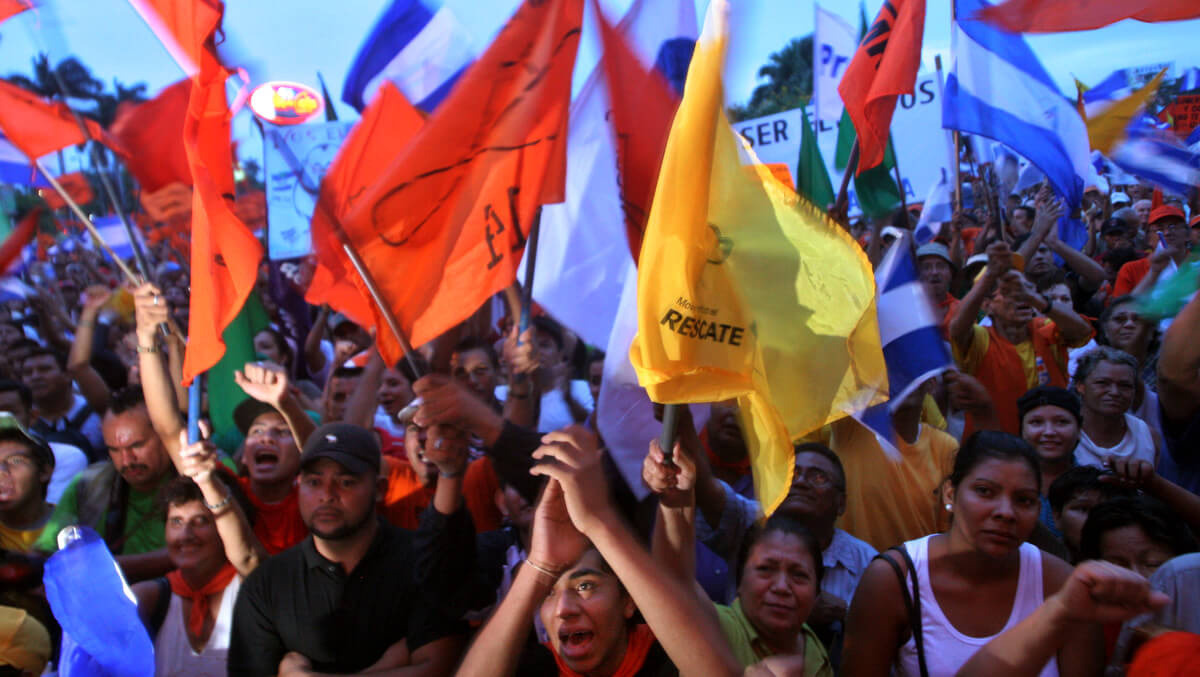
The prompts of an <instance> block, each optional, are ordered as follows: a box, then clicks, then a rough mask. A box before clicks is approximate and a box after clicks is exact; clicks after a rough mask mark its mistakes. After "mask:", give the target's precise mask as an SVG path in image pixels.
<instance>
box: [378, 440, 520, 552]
mask: <svg viewBox="0 0 1200 677" xmlns="http://www.w3.org/2000/svg"><path fill="white" fill-rule="evenodd" d="M484 461H487V466H488V467H487V468H485V467H482V466H481V467H478V468H477V467H476V466H480V464H482V463H483V462H484ZM385 463H386V464H387V469H386V470H385V473H386V476H387V492H386V493H385V494H384V496H383V504H382V505H381V506H380V507H379V512H380V514H381V515H383V517H384V519H386V520H387V521H388V522H391V523H392V524H394V525H396V526H398V527H400V528H402V529H412V530H416V529H417V527H419V526H420V525H421V513H422V512H424V511H425V508H427V507H429V504H430V503H432V502H433V494H434V491H435V490H436V488H437V485H436V484H433V485H430V486H425V484H424V483H423V482H421V478H420V477H418V476H417V473H416V472H415V471H414V470H413V469H412V466H411V465H409V464H408V462H407V461H404V460H400V459H396V458H387V459H385ZM490 466H491V461H490V460H487V457H486V456H485V457H483V458H477V459H475V460H474V461H471V463H470V465H468V466H467V473H466V476H465V477H464V478H463V498H464V500H465V501H466V503H467V510H468V511H469V512H470V513H471V521H472V522H473V523H474V525H475V531H476V533H481V532H484V531H492V530H495V529H499V528H500V515H499V508H497V507H496V502H495V499H494V497H495V495H496V489H495V487H497V486H499V484H498V483H497V482H496V479H495V476H496V473H495V470H494V469H490ZM489 470H490V472H489ZM489 476H490V478H489ZM489 483H491V485H492V486H489Z"/></svg>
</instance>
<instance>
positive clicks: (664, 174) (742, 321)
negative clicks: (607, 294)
mask: <svg viewBox="0 0 1200 677" xmlns="http://www.w3.org/2000/svg"><path fill="white" fill-rule="evenodd" d="M727 16H728V6H727V2H726V0H714V1H713V2H712V3H711V4H710V6H709V14H708V18H707V19H706V21H705V27H704V32H703V34H702V35H701V37H700V41H699V43H698V44H697V46H696V51H695V54H694V56H693V58H692V63H691V67H690V69H689V71H688V78H687V85H686V88H685V90H684V95H683V101H682V102H681V103H680V106H679V110H678V112H677V113H676V115H675V121H674V123H673V125H672V127H671V134H670V138H669V141H668V142H667V149H666V152H665V154H664V157H663V164H662V169H661V170H660V172H659V178H658V188H657V190H656V191H655V194H654V203H653V206H652V207H651V210H650V216H649V220H648V222H647V226H646V234H645V239H644V241H643V244H642V252H641V258H640V259H639V265H638V334H637V337H636V338H635V339H634V342H633V345H632V347H631V348H630V360H631V361H632V362H633V365H634V368H635V369H636V370H637V374H638V381H639V382H640V383H641V385H642V387H644V388H645V389H646V391H647V392H648V393H649V395H650V398H651V399H652V400H654V401H655V402H662V403H668V404H682V403H689V402H713V401H718V400H726V399H732V398H737V400H738V403H739V407H740V412H741V423H742V430H743V431H744V433H745V436H746V443H747V447H748V448H749V451H750V461H751V466H752V468H753V472H754V484H755V487H756V488H757V491H758V496H759V499H760V501H761V503H762V506H763V510H764V511H765V512H766V514H768V515H769V514H771V512H773V511H774V510H775V508H776V507H778V505H779V503H780V502H781V501H782V500H783V498H784V496H785V495H786V494H787V490H788V486H789V485H790V484H791V478H792V470H793V467H794V453H793V451H792V441H793V440H795V439H797V438H799V437H802V436H804V435H806V434H808V433H810V432H812V431H815V430H817V429H819V428H820V427H821V426H823V425H825V424H826V423H829V422H831V421H834V420H836V419H838V418H841V417H842V416H844V415H845V414H846V412H853V411H857V410H860V409H862V408H865V407H866V406H867V405H869V404H873V403H875V402H878V401H881V400H882V399H883V397H884V395H881V394H885V393H887V370H886V366H885V364H884V360H883V352H882V349H881V348H880V342H879V327H878V324H877V318H876V312H875V280H874V275H873V273H872V270H871V265H870V263H869V262H868V261H867V258H866V256H865V255H864V254H863V252H862V249H861V248H860V247H859V246H858V244H857V243H855V242H854V240H853V239H851V238H850V236H849V235H848V234H847V233H846V232H845V231H844V230H843V229H842V228H840V227H839V226H838V225H837V224H835V223H833V222H832V221H830V220H828V218H826V217H825V216H824V215H823V213H822V212H820V211H819V210H818V209H817V208H815V207H814V206H813V205H811V204H809V203H808V202H806V201H804V200H803V199H801V198H800V197H798V196H797V195H796V193H795V192H794V191H792V190H791V188H790V187H788V186H786V185H784V184H783V183H781V182H780V181H779V180H778V179H777V178H775V177H774V176H773V175H772V174H771V172H770V170H769V169H767V168H766V167H764V166H763V165H761V164H758V163H757V162H755V163H752V164H751V165H750V166H743V163H742V161H741V159H740V155H739V154H743V153H751V152H752V151H750V150H749V148H747V147H746V146H745V144H743V143H741V141H740V139H739V138H738V137H737V136H736V134H734V131H733V129H732V127H730V125H729V121H728V120H727V119H726V118H725V113H724V108H723V88H722V84H721V68H722V65H723V63H724V58H725V51H726V43H727V42H728V31H727V28H726V26H727V19H726V17H727Z"/></svg>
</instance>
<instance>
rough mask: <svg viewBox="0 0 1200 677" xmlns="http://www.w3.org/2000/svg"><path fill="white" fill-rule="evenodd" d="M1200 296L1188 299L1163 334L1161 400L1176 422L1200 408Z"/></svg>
mask: <svg viewBox="0 0 1200 677" xmlns="http://www.w3.org/2000/svg"><path fill="white" fill-rule="evenodd" d="M1197 335H1200V295H1197V296H1195V297H1194V298H1192V300H1191V301H1188V303H1187V305H1186V306H1184V307H1183V310H1181V311H1179V314H1178V315H1176V316H1175V321H1174V322H1172V323H1171V327H1170V329H1168V330H1167V333H1166V335H1165V336H1163V342H1162V348H1161V349H1160V350H1159V353H1158V401H1159V403H1160V404H1161V405H1162V409H1163V413H1165V414H1166V415H1167V418H1168V419H1170V420H1171V421H1173V422H1179V421H1186V420H1188V419H1190V418H1191V417H1192V416H1194V415H1195V413H1196V411H1197V410H1200V341H1197V340H1196V336H1197Z"/></svg>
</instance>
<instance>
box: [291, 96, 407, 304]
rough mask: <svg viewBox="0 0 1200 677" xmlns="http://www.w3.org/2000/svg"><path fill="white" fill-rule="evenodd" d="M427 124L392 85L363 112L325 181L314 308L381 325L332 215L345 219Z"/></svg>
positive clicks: (315, 231) (316, 219)
mask: <svg viewBox="0 0 1200 677" xmlns="http://www.w3.org/2000/svg"><path fill="white" fill-rule="evenodd" d="M424 123H425V118H424V117H423V116H422V115H421V113H420V112H419V111H418V110H417V109H416V108H415V107H414V106H413V105H412V104H411V103H410V102H409V101H408V99H406V98H405V97H404V95H403V94H401V93H400V90H399V89H396V85H395V84H393V83H392V82H391V81H388V80H385V81H384V82H383V84H382V85H380V87H379V91H378V93H377V94H376V96H375V98H374V99H372V100H371V103H370V105H368V106H367V107H366V109H365V110H363V114H362V119H361V120H359V122H358V124H357V125H355V126H354V129H353V130H351V132H350V134H349V136H347V137H346V140H345V141H344V142H343V143H342V148H341V150H339V151H338V155H337V157H336V158H334V160H333V164H331V165H330V166H329V170H328V171H327V172H326V173H325V178H324V179H323V180H322V182H321V194H320V202H319V204H318V207H317V208H316V209H315V210H314V211H313V219H312V238H313V251H314V252H315V254H316V259H317V265H316V269H315V270H314V271H313V278H312V282H310V283H309V285H308V291H307V292H306V293H305V296H304V298H305V300H306V301H308V302H309V303H311V304H313V305H322V304H328V305H329V306H330V307H331V308H333V309H334V310H337V311H338V312H341V313H343V314H345V315H346V316H347V317H349V318H350V319H351V320H354V321H355V322H356V323H358V324H360V325H362V326H370V325H371V324H373V323H374V322H375V318H374V316H373V315H372V313H371V308H372V303H371V299H370V295H369V294H367V292H366V291H365V288H362V286H361V279H360V278H359V276H358V273H357V272H355V270H354V267H353V266H352V265H351V264H350V261H349V259H348V258H347V257H346V254H345V252H343V251H342V243H341V240H340V239H339V238H338V235H337V232H336V230H335V224H333V223H332V222H331V221H330V215H333V216H334V217H336V218H338V219H339V220H340V219H343V218H344V217H345V216H346V213H347V212H348V211H349V210H350V206H351V205H352V204H353V203H354V200H355V198H357V197H358V196H360V195H362V193H363V192H364V191H366V190H367V187H368V186H369V185H370V184H371V182H372V181H373V180H374V179H375V178H376V177H378V176H380V175H381V174H383V173H384V171H386V170H387V168H388V166H389V165H391V163H392V160H393V159H394V158H395V157H396V156H397V155H399V154H400V152H401V151H403V150H404V147H405V146H407V145H408V142H409V141H411V140H412V138H413V136H414V135H415V134H416V133H417V130H419V129H420V128H421V126H422V125H423V124H424Z"/></svg>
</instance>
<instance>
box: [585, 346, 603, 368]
mask: <svg viewBox="0 0 1200 677" xmlns="http://www.w3.org/2000/svg"><path fill="white" fill-rule="evenodd" d="M603 361H604V351H603V350H600V349H599V348H592V349H590V350H588V356H587V363H588V365H589V366H590V365H591V364H592V363H593V362H603Z"/></svg>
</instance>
